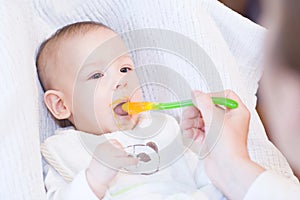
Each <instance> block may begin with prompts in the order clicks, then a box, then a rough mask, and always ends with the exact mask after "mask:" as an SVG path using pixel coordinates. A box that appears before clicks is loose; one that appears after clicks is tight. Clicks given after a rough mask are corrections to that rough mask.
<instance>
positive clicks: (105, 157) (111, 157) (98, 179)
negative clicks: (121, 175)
mask: <svg viewBox="0 0 300 200" xmlns="http://www.w3.org/2000/svg"><path fill="white" fill-rule="evenodd" d="M137 163H138V159H137V158H133V157H128V155H127V153H126V152H125V151H124V150H123V147H122V145H121V144H120V143H119V142H118V141H117V140H109V141H108V142H105V143H103V144H101V145H98V147H97V148H96V150H95V152H94V158H93V159H92V161H91V163H90V165H89V167H88V169H87V171H86V176H87V181H88V183H89V185H90V187H91V189H92V190H93V191H94V193H95V194H96V195H97V197H98V198H100V199H101V198H102V197H103V196H104V195H105V192H106V190H107V188H108V185H109V183H110V182H111V181H112V180H113V178H114V177H115V176H116V175H117V172H118V169H120V168H122V167H126V166H130V165H137Z"/></svg>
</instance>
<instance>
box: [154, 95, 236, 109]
mask: <svg viewBox="0 0 300 200" xmlns="http://www.w3.org/2000/svg"><path fill="white" fill-rule="evenodd" d="M212 101H213V103H214V104H216V105H222V106H226V107H227V108H230V109H234V108H237V107H238V103H237V102H236V101H234V100H232V99H228V98H224V97H212ZM156 106H157V110H167V109H173V108H181V107H187V106H194V104H193V101H192V100H185V101H178V102H171V103H158V104H157V105H156ZM156 106H155V107H156Z"/></svg>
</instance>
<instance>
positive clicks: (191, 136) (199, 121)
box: [180, 107, 205, 149]
mask: <svg viewBox="0 0 300 200" xmlns="http://www.w3.org/2000/svg"><path fill="white" fill-rule="evenodd" d="M180 127H181V129H182V131H183V142H184V144H185V145H186V146H189V147H190V148H191V149H193V146H194V145H195V147H196V148H197V149H198V148H199V143H200V144H202V142H203V139H204V131H205V130H204V120H203V118H202V115H201V113H200V111H199V110H198V109H197V108H195V107H189V108H187V109H186V110H184V112H183V116H182V120H181V123H180ZM191 144H193V145H191Z"/></svg>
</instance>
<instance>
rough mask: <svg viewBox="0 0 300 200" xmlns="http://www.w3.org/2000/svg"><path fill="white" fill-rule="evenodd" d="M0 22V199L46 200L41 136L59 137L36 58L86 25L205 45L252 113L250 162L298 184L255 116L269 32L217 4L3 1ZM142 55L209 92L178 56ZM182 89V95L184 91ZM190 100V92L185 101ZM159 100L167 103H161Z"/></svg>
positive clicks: (127, 0) (204, 1) (142, 0)
mask: <svg viewBox="0 0 300 200" xmlns="http://www.w3.org/2000/svg"><path fill="white" fill-rule="evenodd" d="M61 5H64V6H61ZM201 6H204V8H205V10H206V12H205V10H203V9H202V8H201ZM207 12H208V13H209V14H210V16H211V17H210V16H209V15H207ZM0 16H1V17H0V22H1V35H0V43H1V46H0V55H1V67H0V74H1V83H0V91H1V98H0V111H1V112H0V113H1V117H0V122H1V128H0V129H1V134H2V135H3V137H2V139H1V141H0V146H1V147H0V159H1V164H0V166H1V174H0V188H1V192H0V199H18V200H19V199H38V200H40V199H43V198H44V197H45V194H44V188H43V184H42V168H41V161H40V159H41V157H40V154H39V136H38V134H39V132H40V139H41V140H42V141H43V140H44V138H46V137H48V136H49V135H51V134H53V132H54V130H55V129H56V126H55V123H54V121H53V119H52V118H51V117H50V115H49V114H48V113H47V111H46V109H45V107H44V106H43V104H42V101H41V100H42V98H40V97H42V96H41V92H39V93H38V92H37V86H36V73H35V66H34V55H35V50H36V48H37V46H38V44H39V43H40V42H42V40H43V39H45V38H46V37H47V36H49V35H50V34H51V33H53V32H54V31H55V30H56V29H57V28H58V27H60V26H63V25H65V24H66V23H71V22H75V21H81V20H98V21H101V22H104V23H105V24H107V25H108V26H111V27H112V28H114V29H115V30H117V31H118V32H122V31H126V30H132V29H137V28H145V27H156V28H164V29H168V30H173V31H176V32H179V33H182V34H184V35H186V36H188V37H189V38H191V39H193V40H195V41H196V42H197V43H198V44H201V46H202V47H203V49H205V50H206V51H207V53H208V54H209V55H210V56H211V58H212V59H213V62H214V63H215V65H216V66H217V67H218V69H220V74H221V75H222V78H224V85H225V86H226V87H228V88H232V89H234V90H235V91H237V92H238V93H239V94H240V95H242V97H243V100H246V102H247V104H248V106H249V108H252V112H254V117H252V122H251V130H250V136H249V137H250V140H249V144H250V148H249V149H250V152H251V156H252V158H254V159H255V160H258V161H259V162H260V163H263V165H264V166H267V167H268V168H273V169H275V170H276V171H277V172H279V173H280V174H284V175H285V176H287V177H289V178H290V179H293V177H292V173H291V170H290V168H289V166H288V164H287V162H286V160H285V159H284V158H283V157H282V155H281V154H280V153H278V152H277V151H276V150H275V149H274V147H273V146H272V145H271V144H268V142H267V140H266V136H265V132H264V130H263V128H262V126H261V122H260V120H259V118H258V117H257V115H256V113H255V111H253V108H254V106H255V96H254V93H255V90H256V87H257V82H256V81H257V80H258V79H259V76H260V74H261V67H260V64H261V62H260V61H261V49H262V42H261V41H262V38H263V36H264V30H263V29H262V28H260V27H258V26H256V25H253V24H252V23H251V22H249V21H247V20H245V19H244V18H242V17H241V16H239V15H237V14H235V13H233V12H232V11H231V10H229V9H227V8H225V7H224V6H222V5H221V4H219V3H218V2H216V1H209V0H190V1H181V0H172V1H170V0H165V1H158V0H154V1H152V0H148V1H147V0H139V1H134V0H122V1H121V0H120V1H111V0H99V1H92V0H87V1H83V0H72V1H71V0H65V1H59V0H47V1H46V0H24V1H21V0H15V1H1V7H0ZM225 19H226V20H225ZM143 53H144V54H143V56H141V57H140V60H138V59H136V62H137V65H140V64H142V63H153V62H155V63H161V64H167V65H169V66H173V67H174V69H178V72H180V73H181V74H182V76H183V77H187V78H188V80H189V83H190V84H191V85H192V88H200V89H204V90H205V89H206V88H205V87H203V84H201V81H200V80H199V79H197V77H194V76H193V75H194V74H193V71H191V70H190V68H188V67H183V66H186V63H185V62H183V61H182V60H180V59H178V58H177V59H176V58H174V57H176V56H174V55H163V54H159V53H152V54H151V52H150V53H149V52H143ZM147 55H151V56H147ZM239 70H240V72H241V73H242V75H243V77H246V78H247V77H249V78H248V79H245V81H242V82H241V80H240V78H239V76H238V75H237V74H238V73H239ZM226 72H230V74H228V73H226ZM148 74H150V75H152V76H154V75H153V74H155V75H156V74H159V73H157V69H156V70H152V71H151V70H150V72H149V73H148ZM158 78H161V77H158ZM164 78H165V79H166V77H164ZM166 80H167V81H168V80H172V79H171V78H169V79H166ZM253 80H255V81H253ZM252 81H253V82H252ZM199 84H201V85H199ZM175 85H176V83H175ZM176 87H178V88H179V89H180V85H179V86H178V85H176ZM245 88H246V89H245ZM150 89H151V88H149V91H150ZM248 90H249V91H248ZM39 91H40V90H39ZM161 93H162V91H161V90H157V91H156V90H155V91H152V92H149V94H153V96H150V95H149V96H148V98H149V99H155V98H158V97H159V95H158V94H161ZM183 93H184V91H183ZM188 95H189V91H187V92H186V91H185V93H184V94H183V96H188ZM247 95H249V96H250V97H247ZM146 96H147V95H146ZM159 99H163V98H162V97H161V95H160V97H159ZM168 99H169V97H166V100H168ZM38 114H40V117H39V116H38ZM172 114H174V116H179V115H180V113H172ZM39 130H40V131H39Z"/></svg>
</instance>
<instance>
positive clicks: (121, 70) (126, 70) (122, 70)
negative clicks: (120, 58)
mask: <svg viewBox="0 0 300 200" xmlns="http://www.w3.org/2000/svg"><path fill="white" fill-rule="evenodd" d="M130 70H132V69H131V68H130V67H122V68H121V69H120V72H121V73H127V72H128V71H130Z"/></svg>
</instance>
